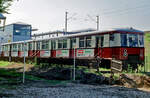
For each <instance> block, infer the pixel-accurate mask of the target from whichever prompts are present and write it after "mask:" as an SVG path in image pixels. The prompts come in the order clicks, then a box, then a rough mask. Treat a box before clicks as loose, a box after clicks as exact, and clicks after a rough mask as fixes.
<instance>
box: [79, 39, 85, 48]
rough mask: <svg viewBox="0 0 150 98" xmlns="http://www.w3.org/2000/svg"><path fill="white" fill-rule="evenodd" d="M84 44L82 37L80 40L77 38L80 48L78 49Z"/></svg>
mask: <svg viewBox="0 0 150 98" xmlns="http://www.w3.org/2000/svg"><path fill="white" fill-rule="evenodd" d="M84 42H85V41H84V37H80V38H79V47H80V48H82V47H84Z"/></svg>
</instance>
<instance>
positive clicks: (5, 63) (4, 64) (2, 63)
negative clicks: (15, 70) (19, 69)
mask: <svg viewBox="0 0 150 98" xmlns="http://www.w3.org/2000/svg"><path fill="white" fill-rule="evenodd" d="M10 64H12V62H7V61H0V67H5V66H8V65H10Z"/></svg>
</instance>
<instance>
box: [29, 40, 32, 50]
mask: <svg viewBox="0 0 150 98" xmlns="http://www.w3.org/2000/svg"><path fill="white" fill-rule="evenodd" d="M29 50H32V42H30V43H29Z"/></svg>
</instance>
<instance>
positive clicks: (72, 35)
mask: <svg viewBox="0 0 150 98" xmlns="http://www.w3.org/2000/svg"><path fill="white" fill-rule="evenodd" d="M115 31H116V32H127V33H139V34H144V32H143V31H140V30H137V29H133V28H119V29H110V30H104V31H92V32H82V33H77V34H69V35H63V36H59V37H53V38H45V39H33V40H26V41H18V42H11V43H5V44H2V45H7V44H17V43H18V44H19V43H24V42H26V43H27V42H32V41H42V40H50V39H51V40H54V39H63V38H71V37H78V36H84V35H94V34H100V33H101V34H104V33H109V32H115Z"/></svg>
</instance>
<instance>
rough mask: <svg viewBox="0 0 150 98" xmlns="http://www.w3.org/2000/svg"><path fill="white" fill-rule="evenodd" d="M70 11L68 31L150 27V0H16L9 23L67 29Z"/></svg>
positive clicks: (7, 21) (46, 29)
mask: <svg viewBox="0 0 150 98" xmlns="http://www.w3.org/2000/svg"><path fill="white" fill-rule="evenodd" d="M66 11H67V12H68V19H67V20H68V31H72V30H81V29H87V28H94V29H95V28H96V16H99V18H100V20H99V22H100V26H99V28H100V30H107V29H111V28H122V27H123V28H125V27H133V28H136V29H139V30H143V31H145V30H150V0H19V1H17V0H16V1H15V2H13V4H12V6H11V7H10V10H9V12H10V14H5V16H6V17H7V20H6V24H11V23H15V22H24V23H27V24H31V25H32V27H33V28H37V29H39V30H38V32H37V33H39V32H48V31H55V30H64V28H65V12H66Z"/></svg>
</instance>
